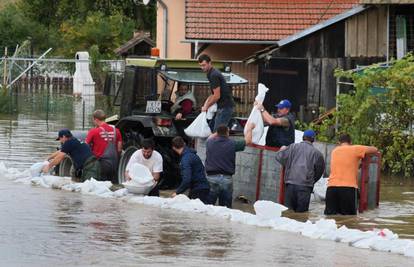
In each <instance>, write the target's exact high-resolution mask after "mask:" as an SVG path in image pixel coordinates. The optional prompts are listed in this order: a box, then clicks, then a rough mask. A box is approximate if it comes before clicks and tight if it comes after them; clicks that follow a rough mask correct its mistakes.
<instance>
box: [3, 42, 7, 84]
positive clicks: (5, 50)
mask: <svg viewBox="0 0 414 267" xmlns="http://www.w3.org/2000/svg"><path fill="white" fill-rule="evenodd" d="M3 66H4V67H3V88H6V86H7V46H6V47H5V48H4V64H3Z"/></svg>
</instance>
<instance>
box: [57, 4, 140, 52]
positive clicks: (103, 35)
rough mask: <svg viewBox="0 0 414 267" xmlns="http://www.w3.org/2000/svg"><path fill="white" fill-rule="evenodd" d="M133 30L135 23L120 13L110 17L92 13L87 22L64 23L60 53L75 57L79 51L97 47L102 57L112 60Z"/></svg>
mask: <svg viewBox="0 0 414 267" xmlns="http://www.w3.org/2000/svg"><path fill="white" fill-rule="evenodd" d="M133 30H134V23H133V21H131V20H130V19H128V18H126V17H124V16H123V15H121V14H119V13H116V14H113V15H110V16H105V15H104V14H103V13H101V12H94V13H90V14H89V15H88V16H87V17H86V20H85V21H80V20H69V21H66V22H64V23H62V25H61V27H60V29H59V31H60V32H61V36H62V37H61V46H60V47H59V48H58V53H59V54H61V55H64V56H66V57H73V55H75V53H76V52H77V51H85V50H89V49H90V48H91V47H92V46H95V48H96V47H97V48H98V52H99V54H100V55H101V56H100V57H103V58H110V57H111V56H113V54H114V52H113V50H114V49H115V48H117V47H119V46H121V45H122V44H123V42H125V41H126V40H128V39H129V38H131V36H132V32H133Z"/></svg>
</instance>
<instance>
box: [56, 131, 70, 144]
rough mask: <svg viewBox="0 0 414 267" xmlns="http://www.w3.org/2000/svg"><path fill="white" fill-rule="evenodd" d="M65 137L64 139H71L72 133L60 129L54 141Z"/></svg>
mask: <svg viewBox="0 0 414 267" xmlns="http://www.w3.org/2000/svg"><path fill="white" fill-rule="evenodd" d="M63 136H66V137H72V133H71V132H70V131H69V129H61V130H60V131H59V132H58V137H57V138H56V141H58V140H59V138H61V137H63Z"/></svg>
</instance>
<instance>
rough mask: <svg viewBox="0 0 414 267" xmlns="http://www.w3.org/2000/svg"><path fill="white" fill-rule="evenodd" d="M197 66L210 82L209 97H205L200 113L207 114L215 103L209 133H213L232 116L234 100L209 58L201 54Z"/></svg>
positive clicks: (227, 122)
mask: <svg viewBox="0 0 414 267" xmlns="http://www.w3.org/2000/svg"><path fill="white" fill-rule="evenodd" d="M198 64H199V65H200V67H201V70H202V71H203V72H205V73H207V79H208V80H209V82H210V90H211V93H212V94H211V95H210V96H209V97H207V99H206V101H205V102H204V105H203V106H202V107H201V112H207V110H208V109H209V107H211V106H212V105H214V104H215V103H217V112H216V114H215V117H214V118H213V119H212V120H211V121H210V128H211V131H212V132H213V133H214V132H215V131H216V130H217V127H218V126H219V125H220V124H224V125H228V124H229V122H230V119H231V117H232V115H233V108H234V100H233V94H232V89H231V87H230V86H229V85H228V84H227V82H226V79H224V76H223V74H221V72H220V71H219V70H217V69H215V68H213V65H212V63H211V58H210V57H209V56H208V55H206V54H202V55H201V56H199V58H198Z"/></svg>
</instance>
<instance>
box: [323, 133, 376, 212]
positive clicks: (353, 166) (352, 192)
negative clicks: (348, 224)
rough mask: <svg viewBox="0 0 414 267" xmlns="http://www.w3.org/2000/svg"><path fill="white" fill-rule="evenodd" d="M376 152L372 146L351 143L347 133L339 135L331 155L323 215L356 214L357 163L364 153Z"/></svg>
mask: <svg viewBox="0 0 414 267" xmlns="http://www.w3.org/2000/svg"><path fill="white" fill-rule="evenodd" d="M377 152H378V149H377V148H376V147H373V146H361V145H352V144H351V137H350V136H349V135H348V134H343V135H341V136H340V137H339V146H337V147H336V148H335V149H334V150H333V151H332V155H331V174H330V175H329V181H328V189H327V191H326V207H325V215H335V214H341V215H356V212H357V192H358V168H359V163H360V160H361V159H363V158H364V157H365V155H366V154H374V153H377Z"/></svg>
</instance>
